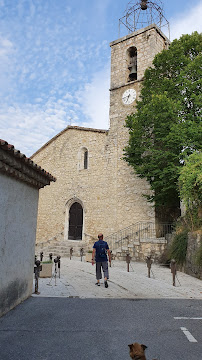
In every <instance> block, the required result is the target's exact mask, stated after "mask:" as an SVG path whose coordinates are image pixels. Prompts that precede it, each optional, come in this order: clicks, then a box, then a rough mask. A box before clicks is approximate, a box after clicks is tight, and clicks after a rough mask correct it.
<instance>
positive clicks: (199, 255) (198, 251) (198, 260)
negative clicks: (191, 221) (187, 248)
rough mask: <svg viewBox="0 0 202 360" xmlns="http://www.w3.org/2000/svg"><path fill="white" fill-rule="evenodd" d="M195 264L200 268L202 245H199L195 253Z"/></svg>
mask: <svg viewBox="0 0 202 360" xmlns="http://www.w3.org/2000/svg"><path fill="white" fill-rule="evenodd" d="M195 262H196V265H198V266H202V243H201V244H200V247H199V249H198V250H197V252H196V257H195Z"/></svg>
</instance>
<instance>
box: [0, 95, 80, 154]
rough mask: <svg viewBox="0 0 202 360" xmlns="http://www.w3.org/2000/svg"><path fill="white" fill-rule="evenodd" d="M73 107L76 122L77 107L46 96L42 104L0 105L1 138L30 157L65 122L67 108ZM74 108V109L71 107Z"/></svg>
mask: <svg viewBox="0 0 202 360" xmlns="http://www.w3.org/2000/svg"><path fill="white" fill-rule="evenodd" d="M69 106H72V107H73V109H72V112H71V118H72V119H73V120H74V121H76V120H77V114H76V107H75V105H74V104H72V103H69V102H68V101H65V100H62V101H55V100H54V98H53V99H49V100H48V102H47V103H46V104H44V105H43V106H42V105H41V104H35V105H32V104H23V105H19V104H14V105H13V106H9V107H8V106H7V105H5V106H2V107H1V108H0V128H1V138H2V139H4V140H6V141H7V142H9V143H10V144H13V145H14V146H15V147H16V148H17V149H19V150H20V151H21V152H23V153H24V154H26V155H27V156H30V155H31V154H32V153H33V152H35V151H36V150H37V149H39V148H40V147H41V146H42V145H43V144H44V143H46V142H47V141H48V140H49V139H51V138H52V137H53V136H55V135H56V134H57V133H58V132H59V131H61V130H63V129H64V128H65V127H66V126H67V125H68V115H67V112H66V109H67V108H68V107H69ZM74 108H75V110H74Z"/></svg>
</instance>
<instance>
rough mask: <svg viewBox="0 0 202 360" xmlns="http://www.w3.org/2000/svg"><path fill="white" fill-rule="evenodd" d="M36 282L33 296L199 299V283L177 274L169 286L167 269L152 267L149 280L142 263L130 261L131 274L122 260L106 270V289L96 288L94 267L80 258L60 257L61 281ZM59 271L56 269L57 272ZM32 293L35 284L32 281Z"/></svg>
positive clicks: (169, 276)
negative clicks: (37, 288) (107, 275)
mask: <svg viewBox="0 0 202 360" xmlns="http://www.w3.org/2000/svg"><path fill="white" fill-rule="evenodd" d="M54 270H55V269H54V265H53V277H52V278H45V279H44V278H41V279H39V292H40V294H39V295H36V294H33V295H32V296H36V297H69V298H71V297H79V298H117V299H118V298H122V299H124V298H129V299H134V298H135V299H137V298H148V299H149V298H150V299H160V298H170V299H179V298H181V299H202V281H201V280H199V279H196V278H194V277H191V276H189V275H186V274H184V273H181V272H178V273H177V279H176V286H175V287H174V286H173V285H172V274H171V272H170V269H169V268H165V267H161V266H159V265H154V264H153V265H152V268H151V270H152V272H151V278H148V275H147V266H146V264H145V263H139V262H132V263H131V265H130V272H127V265H126V263H125V262H123V261H118V260H116V261H113V262H112V267H111V268H109V276H110V279H109V287H108V288H107V289H106V288H105V287H104V283H103V279H102V280H101V286H100V287H97V286H95V282H96V279H95V265H94V266H92V264H91V263H87V262H85V260H84V259H83V261H82V262H81V260H80V258H76V257H75V258H72V260H70V259H69V258H61V269H60V270H61V271H60V273H61V274H60V278H59V274H58V272H57V274H56V277H55V276H54ZM57 271H58V270H57ZM33 292H34V281H33Z"/></svg>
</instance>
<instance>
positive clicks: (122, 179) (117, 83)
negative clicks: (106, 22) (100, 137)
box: [109, 0, 169, 228]
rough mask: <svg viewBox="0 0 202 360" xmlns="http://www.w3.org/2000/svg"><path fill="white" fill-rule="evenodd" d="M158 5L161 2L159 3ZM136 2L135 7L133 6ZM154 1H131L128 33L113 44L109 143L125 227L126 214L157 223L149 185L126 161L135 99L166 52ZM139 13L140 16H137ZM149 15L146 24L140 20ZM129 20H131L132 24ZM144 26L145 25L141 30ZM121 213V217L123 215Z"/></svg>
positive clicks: (124, 21) (126, 20)
mask: <svg viewBox="0 0 202 360" xmlns="http://www.w3.org/2000/svg"><path fill="white" fill-rule="evenodd" d="M156 1H157V2H158V1H159V0H156ZM132 3H133V4H132ZM153 4H154V2H151V1H146V0H145V1H140V0H139V1H130V3H129V7H128V8H127V11H126V15H125V16H124V17H123V18H121V19H120V24H121V25H125V27H126V29H127V31H128V34H127V35H125V36H123V37H120V38H119V39H117V40H115V41H113V42H111V43H110V47H111V84H110V130H109V140H110V143H111V144H116V150H115V151H114V163H113V166H114V172H115V173H116V184H115V186H116V189H117V191H116V193H117V207H116V208H117V218H119V219H123V220H122V228H123V227H124V221H125V217H126V215H128V219H127V221H128V222H129V223H130V219H131V223H132V222H135V221H140V220H154V217H155V215H154V210H153V209H152V207H151V206H149V204H148V203H147V201H146V199H144V198H143V197H142V194H143V193H149V191H150V186H149V184H148V183H147V182H146V180H144V179H140V178H138V177H137V176H136V175H135V174H134V172H133V169H132V168H131V167H130V166H129V165H128V164H127V163H126V162H125V161H124V160H123V149H124V147H125V146H126V145H127V143H128V139H129V134H128V129H127V128H126V127H125V120H126V117H127V115H130V114H131V113H133V112H134V111H135V105H136V100H137V99H139V96H140V90H141V86H142V80H143V77H144V72H145V70H146V69H147V68H148V67H150V66H152V61H153V59H154V57H155V55H156V54H157V53H159V52H160V51H162V50H163V49H167V48H168V45H169V39H168V38H167V37H166V36H165V35H164V33H163V32H162V31H161V28H160V24H162V23H163V21H162V20H163V19H164V18H162V16H163V15H162V13H161V14H160V15H159V16H160V17H161V21H160V24H159V22H158V21H157V20H156V18H155V16H154V14H153V17H150V18H148V14H146V12H147V10H149V14H151V13H152V11H151V8H150V7H152V6H153ZM137 14H139V15H138V16H137ZM140 15H143V16H144V15H146V19H147V20H148V19H149V20H148V21H147V22H144V21H143V20H141V23H139V22H138V21H135V20H134V19H140ZM130 17H131V19H133V20H131V21H130ZM153 21H155V23H153ZM142 24H143V25H145V26H144V27H142ZM121 213H122V214H121Z"/></svg>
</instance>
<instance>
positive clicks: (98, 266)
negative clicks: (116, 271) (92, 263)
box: [96, 261, 109, 280]
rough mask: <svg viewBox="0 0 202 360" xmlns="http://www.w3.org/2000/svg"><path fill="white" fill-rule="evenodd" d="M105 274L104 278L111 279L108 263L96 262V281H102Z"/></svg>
mask: <svg viewBox="0 0 202 360" xmlns="http://www.w3.org/2000/svg"><path fill="white" fill-rule="evenodd" d="M101 268H102V270H103V273H104V278H105V277H106V278H107V279H109V271H108V261H102V262H96V279H97V280H100V279H102V271H101Z"/></svg>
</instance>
